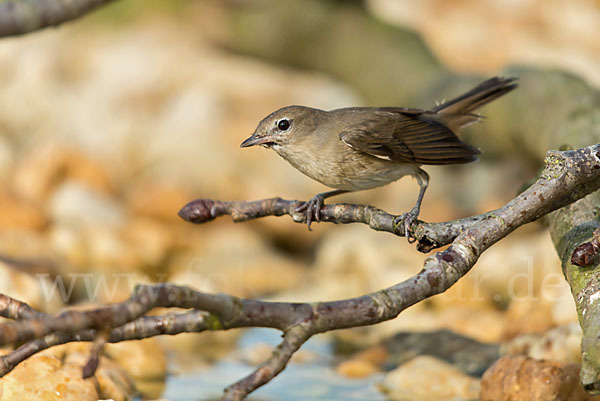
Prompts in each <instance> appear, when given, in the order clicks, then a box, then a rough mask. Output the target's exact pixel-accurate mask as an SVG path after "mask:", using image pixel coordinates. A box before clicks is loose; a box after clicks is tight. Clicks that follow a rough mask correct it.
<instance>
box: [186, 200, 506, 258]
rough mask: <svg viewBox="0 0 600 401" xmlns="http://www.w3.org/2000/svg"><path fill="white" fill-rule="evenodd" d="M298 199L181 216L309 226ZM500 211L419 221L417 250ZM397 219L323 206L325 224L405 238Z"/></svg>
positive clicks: (217, 206) (207, 206) (223, 205)
mask: <svg viewBox="0 0 600 401" xmlns="http://www.w3.org/2000/svg"><path fill="white" fill-rule="evenodd" d="M300 203H302V202H301V201H298V200H285V199H281V198H269V199H261V200H256V201H220V200H212V199H196V200H194V201H191V202H189V203H188V204H187V205H185V206H184V207H183V208H181V210H180V211H179V216H180V217H181V218H182V219H184V220H186V221H189V222H190V223H194V224H202V223H206V222H208V221H211V220H214V219H216V218H217V217H220V216H225V215H229V216H231V218H232V219H233V221H234V222H236V223H239V222H242V221H247V220H252V219H258V218H261V217H267V216H283V215H288V216H290V217H291V218H292V219H293V220H294V221H295V222H296V223H303V224H304V223H305V222H306V215H305V214H304V213H299V212H296V206H297V205H299V204H300ZM496 212H497V211H496V210H494V211H491V212H488V213H484V214H481V215H479V216H472V217H467V218H464V219H459V220H454V221H449V222H445V223H425V222H422V221H418V223H416V224H414V225H413V234H414V236H415V238H416V239H417V250H419V251H420V252H424V253H427V252H429V251H431V250H433V249H436V248H440V247H442V246H444V245H448V244H449V243H451V242H452V241H454V239H455V238H456V237H457V236H458V235H459V234H460V233H461V232H463V231H465V230H466V229H468V228H469V227H471V226H472V225H474V224H476V223H478V222H480V221H482V220H485V219H486V218H488V217H489V216H491V215H493V214H494V213H496ZM395 217H396V216H395V215H393V214H389V213H387V212H385V211H383V210H381V209H378V208H376V207H373V206H368V205H355V204H348V203H336V204H325V205H323V206H322V207H321V221H322V222H329V223H336V224H350V223H362V224H366V225H367V226H369V227H370V228H371V229H373V230H375V231H384V232H388V233H392V234H394V235H397V236H399V237H405V236H406V235H405V233H404V232H402V231H398V230H394V225H393V221H394V218H395Z"/></svg>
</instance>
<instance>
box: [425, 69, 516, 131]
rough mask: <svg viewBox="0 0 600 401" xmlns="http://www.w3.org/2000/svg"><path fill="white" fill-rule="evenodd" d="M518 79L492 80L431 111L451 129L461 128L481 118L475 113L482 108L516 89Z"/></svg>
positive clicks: (496, 78)
mask: <svg viewBox="0 0 600 401" xmlns="http://www.w3.org/2000/svg"><path fill="white" fill-rule="evenodd" d="M516 80H517V78H502V77H494V78H490V79H488V80H486V81H484V82H482V83H480V84H479V85H477V86H476V87H474V88H473V89H471V90H470V91H468V92H467V93H465V94H463V95H461V96H458V97H457V98H454V99H452V100H449V101H447V102H443V103H441V104H439V105H438V106H436V107H435V108H433V109H432V110H431V111H432V112H433V113H436V114H437V116H438V117H439V118H440V120H442V121H443V122H444V123H445V124H446V125H448V126H449V127H450V128H451V129H453V130H454V129H456V128H460V127H462V126H464V125H467V124H470V123H472V122H475V121H477V120H479V119H480V118H481V116H479V115H478V114H476V113H474V112H475V110H477V109H478V108H480V107H481V106H483V105H485V104H487V103H489V102H491V101H492V100H494V99H497V98H499V97H500V96H502V95H504V94H506V93H508V92H510V91H511V90H513V89H515V88H516V87H517V86H518V84H517V83H515V81H516Z"/></svg>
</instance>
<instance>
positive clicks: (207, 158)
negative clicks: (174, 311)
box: [0, 0, 600, 401]
mask: <svg viewBox="0 0 600 401" xmlns="http://www.w3.org/2000/svg"><path fill="white" fill-rule="evenodd" d="M493 75H505V76H517V77H519V78H520V80H519V84H520V88H519V89H518V90H516V91H514V92H511V93H510V94H509V95H507V96H505V97H503V98H501V99H499V100H498V101H495V102H494V103H493V104H491V105H490V106H487V107H486V108H484V109H483V110H482V114H484V115H485V116H487V117H488V118H487V119H486V120H485V121H484V123H483V124H476V125H473V126H470V127H469V128H467V129H465V130H464V132H463V133H462V134H461V137H462V138H464V139H465V140H466V141H467V142H469V143H472V144H474V145H475V146H477V147H479V148H480V149H481V150H482V152H483V155H482V157H481V160H480V161H479V162H478V163H475V164H469V165H462V166H448V167H428V168H426V170H427V171H428V172H429V174H430V175H431V185H430V188H429V190H428V193H427V195H426V197H425V201H424V203H423V208H422V214H421V215H420V218H421V219H423V220H425V221H446V220H451V219H456V218H460V217H466V216H469V215H473V214H478V213H482V212H485V211H488V210H491V209H494V208H497V207H500V206H501V205H503V204H504V203H505V202H506V201H508V200H510V199H511V198H512V197H514V196H515V195H516V194H517V193H518V192H519V190H520V189H521V188H523V186H524V185H526V184H527V183H528V182H531V180H533V179H535V176H536V174H537V173H538V171H539V169H540V167H541V166H542V162H543V158H544V154H545V152H546V151H547V150H549V149H559V148H569V147H579V146H585V145H589V144H592V143H597V142H599V140H598V139H599V138H600V111H599V110H600V95H599V92H598V89H597V88H598V87H599V86H600V1H598V0H571V1H560V0H518V1H517V0H451V1H450V0H421V1H418V2H417V1H409V0H368V1H358V0H346V1H344V0H283V1H282V0H256V1H250V0H246V1H244V0H228V1H217V0H122V1H119V2H115V3H111V4H109V5H107V6H105V7H102V8H100V9H99V10H98V11H96V12H93V13H91V14H89V15H88V16H85V17H84V18H81V19H79V20H77V21H75V22H72V23H67V24H64V25H63V26H61V27H59V28H54V29H46V30H43V31H39V32H34V33H31V34H28V35H25V36H22V37H14V38H3V39H1V40H0V87H1V88H2V91H1V94H0V275H1V277H2V280H0V291H1V292H3V293H8V294H10V295H12V296H14V297H16V298H18V299H21V300H23V301H26V302H28V303H29V304H30V305H32V306H33V307H35V308H37V309H40V310H43V311H46V312H49V313H56V312H58V311H59V310H61V309H62V308H64V307H65V306H71V305H89V304H99V303H103V302H114V301H119V300H123V299H125V298H127V297H128V296H129V294H130V291H131V288H132V287H133V285H135V283H138V282H160V281H170V282H176V283H181V284H186V285H191V286H193V287H194V288H197V289H200V290H204V291H210V292H227V293H231V294H233V295H237V296H242V297H259V298H264V299H279V300H288V301H316V300H330V299H339V298H345V297H352V296H358V295H362V294H364V293H367V292H370V291H375V290H377V289H381V288H383V287H386V286H390V285H393V284H395V283H397V282H399V281H401V280H403V279H405V278H408V277H409V276H411V275H413V274H415V273H417V272H418V271H419V270H420V268H421V267H422V264H423V260H424V259H425V257H426V255H423V254H419V253H418V252H417V251H416V250H415V249H414V247H413V246H411V245H409V244H407V243H406V240H405V239H403V238H397V237H394V236H392V235H390V234H384V233H378V232H374V231H371V230H369V229H368V228H366V227H365V226H362V225H347V226H337V225H332V224H325V223H323V224H314V225H313V230H314V231H312V232H308V231H307V229H306V226H304V225H301V224H295V223H293V222H292V221H291V219H289V218H287V217H281V218H265V219H261V220H258V221H251V222H246V223H241V224H233V223H232V222H231V220H230V219H229V218H220V219H218V220H216V221H213V222H211V223H208V224H205V225H201V226H193V225H191V224H189V223H185V222H184V221H182V220H181V219H180V218H179V217H178V216H177V211H178V210H179V209H180V208H181V207H182V206H183V205H184V204H185V203H187V202H188V201H191V200H193V199H196V198H212V199H222V200H244V199H248V200H250V199H261V198H267V197H273V196H280V197H283V198H286V199H301V200H307V199H309V198H310V197H312V196H313V195H314V194H316V193H318V192H322V191H324V190H325V188H324V187H323V186H322V185H320V184H318V183H316V182H313V181H312V180H310V179H309V178H307V177H305V176H303V175H302V174H301V173H299V172H297V171H296V170H294V169H293V168H292V167H291V166H289V165H288V164H287V163H286V162H285V161H284V160H282V159H281V158H279V157H278V156H277V155H276V154H275V153H274V152H271V151H268V150H265V149H262V148H251V149H240V148H239V144H240V143H241V142H242V140H244V139H245V138H247V137H248V136H249V135H250V134H251V133H252V131H253V130H254V128H255V127H256V125H257V123H258V122H259V121H260V120H261V119H262V118H263V117H265V116H266V115H268V114H269V113H270V112H272V111H274V110H275V109H277V108H280V107H283V106H287V105H290V104H301V105H306V106H311V107H317V108H323V109H333V108H339V107H346V106H360V105H368V106H406V107H421V108H429V107H432V106H434V105H435V102H436V101H441V100H443V99H449V98H451V97H453V96H456V95H459V94H461V93H462V92H463V91H465V90H467V89H470V87H471V86H472V85H474V84H476V83H477V82H479V81H481V80H483V79H485V78H487V77H490V76H493ZM417 193H418V186H417V184H416V182H415V181H414V180H411V179H410V178H404V179H402V180H401V181H398V182H397V183H394V184H391V185H389V186H387V187H384V188H379V189H375V190H370V191H366V192H361V193H355V194H349V195H344V196H343V197H342V196H341V197H336V198H334V199H333V200H332V201H331V202H341V201H344V202H358V203H368V204H371V205H374V206H376V207H379V208H382V209H385V210H386V211H388V212H390V213H394V214H400V213H402V212H405V211H407V210H409V209H410V208H411V207H412V205H413V204H414V202H415V199H416V196H417ZM576 322H577V315H576V313H575V307H574V304H573V301H572V298H571V295H570V292H569V288H568V286H567V284H566V283H565V282H564V279H563V278H562V273H561V269H560V263H559V259H558V257H557V256H556V253H555V251H554V248H553V246H552V243H551V241H550V238H549V236H548V233H547V231H546V229H545V227H544V225H543V224H540V223H534V224H531V225H529V226H527V227H523V228H521V229H519V230H517V232H515V233H514V234H512V235H511V236H509V237H508V238H507V239H506V240H504V241H501V242H500V243H498V244H497V245H495V246H494V247H492V248H491V249H490V250H488V251H487V252H486V253H485V254H484V255H483V257H482V258H481V260H480V261H479V262H478V264H477V265H476V267H475V268H474V270H473V271H472V272H471V273H470V274H469V275H468V276H467V277H465V278H464V279H463V280H462V281H461V282H460V283H458V284H457V285H456V286H455V287H453V288H452V289H451V290H450V291H448V292H447V293H445V294H442V295H439V296H436V297H434V298H432V299H430V300H427V301H426V302H423V303H421V304H419V305H415V306H414V307H412V308H410V309H409V310H407V311H406V312H404V313H403V314H401V315H400V316H399V317H398V318H397V319H395V320H393V321H391V322H387V323H385V324H381V325H378V326H376V327H370V328H360V329H355V330H344V331H340V332H335V333H331V334H327V335H323V336H320V337H318V338H317V339H315V340H311V342H309V343H308V344H307V346H306V349H303V351H301V352H300V354H299V355H298V358H297V360H295V361H294V362H293V363H292V366H290V368H289V369H288V370H286V371H285V372H284V373H283V374H282V375H281V377H278V378H276V379H275V381H274V382H273V383H271V384H269V385H267V386H266V387H265V388H264V389H261V390H259V391H258V392H257V395H256V396H255V398H252V399H266V400H277V399H286V400H290V399H298V400H302V399H328V400H338V399H339V400H347V399H352V398H354V399H370V400H377V399H385V398H391V399H406V398H401V397H402V396H401V395H398V394H404V395H406V394H413V396H412V397H413V398H409V399H417V400H418V399H423V400H426V399H429V398H423V397H425V396H424V395H423V396H422V397H421V396H420V395H419V394H420V393H419V388H421V389H422V388H426V387H427V384H424V383H422V381H423V380H425V379H426V378H429V379H428V380H431V376H430V375H431V372H436V373H435V375H436V376H439V375H446V376H448V377H449V378H451V379H452V380H457V381H458V382H460V383H463V382H464V383H466V384H465V386H462V387H460V386H459V387H460V388H462V389H463V390H464V389H468V390H464V391H463V390H461V391H463V392H464V394H462V393H461V394H458V393H459V391H458V390H457V391H455V392H454V395H455V396H456V397H459V396H460V397H462V398H455V399H475V398H478V397H479V388H480V384H481V383H480V378H479V376H480V375H481V373H482V372H483V370H485V368H487V366H489V364H491V362H493V361H494V360H495V359H497V357H498V355H500V353H502V352H509V351H502V350H501V345H502V346H503V347H505V348H506V347H508V348H509V349H510V346H507V344H512V343H511V341H515V339H522V338H523V337H522V336H524V335H525V336H528V335H529V336H533V337H527V338H533V340H531V341H537V340H539V339H540V338H545V339H546V340H545V341H547V336H548V335H549V334H548V333H551V334H550V336H551V338H552V339H555V338H557V339H556V340H555V341H556V344H559V345H557V346H556V347H557V348H559V349H562V350H563V351H564V352H563V354H560V355H552V356H551V357H550V356H548V355H546V354H544V355H542V356H543V357H545V358H550V359H556V360H561V361H565V363H577V362H578V358H579V356H578V347H579V344H578V337H577V336H578V335H579V336H580V334H579V331H578V326H577V324H576ZM442 329H448V330H451V332H452V333H454V334H456V335H461V336H465V337H468V338H470V339H472V340H473V341H475V343H476V344H478V345H479V346H481V347H482V348H480V349H479V351H478V352H480V353H481V352H483V351H481V350H486V352H488V351H489V350H491V351H489V352H491V355H493V356H494V357H489V358H488V359H486V362H485V363H483V362H482V363H481V365H477V369H474V370H473V369H471V370H469V369H466V370H465V369H464V367H462V366H458V367H456V366H455V364H452V363H450V362H448V361H451V360H452V358H451V357H447V358H443V357H441V356H439V355H438V358H436V359H435V360H433V361H432V360H429V359H427V358H429V357H424V356H421V357H417V358H414V356H415V355H411V356H410V357H406V356H403V355H404V354H402V352H406V350H405V349H404V351H398V349H397V348H398V347H395V346H394V344H395V343H394V342H393V341H392V340H391V339H390V338H394V337H392V336H394V335H397V334H398V333H405V334H406V335H407V336H410V335H411V333H430V334H431V333H433V334H431V335H432V337H431V338H432V340H431V341H432V342H431V343H432V344H439V341H440V340H439V338H438V337H437V334H435V333H440V332H439V331H438V330H442ZM552 330H554V331H552ZM556 330H559V331H558V333H561V334H560V335H555V334H552V333H555V332H556ZM561 330H562V331H561ZM417 335H419V334H417ZM420 335H423V334H420ZM561 335H562V337H561ZM536 336H537V337H536ZM544 336H546V337H544ZM552 336H555V337H552ZM420 338H424V337H420ZM428 338H429V337H428ZM461 338H462V337H461ZM277 340H278V338H277V334H276V333H271V332H268V331H262V330H250V331H246V332H243V331H240V330H238V331H234V332H223V333H219V332H217V333H203V334H189V335H180V336H177V337H173V338H160V339H151V340H148V341H145V342H141V343H134V342H132V343H126V344H120V345H118V347H121V348H119V351H113V352H112V353H111V351H109V352H108V354H109V355H108V356H107V358H108V359H110V360H111V361H115V360H116V361H117V362H118V364H121V365H120V366H125V367H124V368H123V369H124V370H125V372H124V373H123V377H128V378H129V379H123V382H128V380H130V379H131V378H133V379H135V387H136V388H137V394H139V392H140V391H141V394H142V395H143V397H145V398H149V399H151V398H158V397H164V398H165V399H170V400H174V401H177V400H205V399H212V398H214V397H218V396H219V394H220V391H221V388H222V387H224V386H225V385H227V384H229V383H230V382H232V381H235V380H237V379H239V378H241V377H242V376H243V375H245V374H247V373H249V372H250V371H251V369H252V366H254V365H255V364H257V363H259V362H261V361H262V360H264V359H265V358H266V357H267V356H268V355H269V353H270V348H269V347H268V345H269V344H275V343H277ZM521 341H523V340H521ZM540 341H541V340H540ZM553 341H554V340H553ZM560 341H563V342H562V343H561V342H560ZM519 344H520V343H519ZM565 344H566V345H565ZM136 347H137V348H136ZM489 347H491V348H489ZM400 348H402V347H400ZM505 348H502V349H505ZM133 349H137V350H138V351H137V352H138V354H136V355H137V356H136V357H132V356H131V355H130V353H133V352H134V351H131V350H133ZM528 349H529V348H528ZM78 350H79V351H78ZM125 350H127V351H125ZM61 352H63V354H60V355H62V356H61V358H63V359H62V360H64V358H65V356H64V355H71V354H76V353H77V352H80V348H73V349H71V348H65V349H63V350H62V351H61ZM357 352H358V353H357ZM399 352H400V354H401V355H400V356H399V354H398V353H399ZM125 355H126V356H125ZM357 355H358V356H357ZM365 355H366V356H365ZM477 355H480V354H477ZM119 358H121V359H119ZM136 358H138V359H139V360H138V359H136ZM419 358H421V359H419ZM430 359H431V358H430ZM132 360H134V361H137V365H135V364H134V365H133V366H131V365H129V363H131V362H128V361H132ZM407 360H410V361H411V362H407V363H415V365H414V366H411V367H410V368H408V369H407V368H406V364H405V362H406V361H407ZM444 360H445V362H439V361H444ZM415 361H417V362H415ZM84 362H85V361H84ZM419 363H420V364H419ZM106 364H107V365H108V364H109V362H106ZM403 366H404V370H403ZM148 369H150V372H148V371H147V370H148ZM440 369H441V370H440ZM440 372H441V373H440ZM169 373H170V375H168V374H169ZM392 373H393V374H395V376H391V375H392ZM167 375H168V379H166V378H165V377H167ZM24 377H27V374H24ZM67 377H69V376H68V375H67ZM390 377H392V378H390ZM15 380H16V381H17V382H18V380H17V379H15ZM15 380H13V381H15ZM49 380H50V379H49ZM52 380H60V379H56V378H55V379H52ZM144 380H146V381H149V382H152V386H149V387H144V385H143V384H140V383H141V382H142V381H144ZM449 380H450V379H449ZM2 381H4V384H3V385H4V386H5V390H4V391H5V394H8V390H6V388H7V387H6V386H8V385H9V384H10V383H12V384H10V385H15V384H14V383H13V382H7V379H2ZM121 384H122V383H121ZM113 385H114V383H113ZM114 386H115V388H117V389H116V390H114V391H115V392H114V393H110V392H107V391H109V390H107V387H106V385H105V384H104V385H100V384H98V385H97V386H96V387H97V388H96V390H97V392H98V393H97V395H98V397H100V396H102V395H104V396H106V395H110V396H111V397H112V398H114V399H130V397H132V396H133V394H136V391H134V390H133V387H134V386H133V385H130V386H129V387H127V386H125V385H120V386H118V385H114ZM410 386H413V387H415V388H414V389H413V388H412V387H410ZM451 387H452V386H450V385H448V386H446V387H445V388H444V391H446V390H448V388H451ZM23 391H25V390H23ZM102 391H104V393H102ZM411 391H412V393H411ZM428 391H429V392H431V391H433V390H431V389H430V388H429V389H428ZM80 397H81V395H80ZM119 397H121V398H119ZM419 397H421V398H419ZM3 399H8V398H3ZM78 399H84V398H78ZM91 399H93V396H92V398H91ZM433 399H443V397H442V396H441V395H440V396H437V398H433Z"/></svg>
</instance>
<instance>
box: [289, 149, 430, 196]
mask: <svg viewBox="0 0 600 401" xmlns="http://www.w3.org/2000/svg"><path fill="white" fill-rule="evenodd" d="M357 156H358V157H357ZM307 162H308V163H307ZM317 165H318V167H319V168H316V166H317ZM296 168H298V169H299V170H300V171H301V172H303V173H304V174H306V175H307V176H309V177H310V178H312V179H314V180H316V181H319V182H321V183H322V184H324V185H327V186H328V187H331V188H336V189H343V190H346V191H361V190H365V189H371V188H376V187H380V186H383V185H387V184H389V183H391V182H394V181H396V180H398V179H400V178H402V177H404V176H405V175H414V174H416V173H417V172H418V170H419V167H418V166H417V165H415V164H406V163H395V162H391V161H388V160H381V159H378V158H376V157H373V156H368V155H362V154H361V155H354V157H353V158H351V159H348V160H344V159H342V160H336V161H335V162H331V163H328V162H325V161H323V160H318V161H314V163H312V162H311V161H308V160H305V163H303V164H302V166H296Z"/></svg>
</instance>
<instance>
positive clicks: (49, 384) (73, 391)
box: [0, 353, 100, 401]
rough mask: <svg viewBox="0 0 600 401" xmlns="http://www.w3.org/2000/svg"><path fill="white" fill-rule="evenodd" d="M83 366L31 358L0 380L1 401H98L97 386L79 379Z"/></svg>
mask: <svg viewBox="0 0 600 401" xmlns="http://www.w3.org/2000/svg"><path fill="white" fill-rule="evenodd" d="M82 366H83V365H76V364H72V363H63V362H62V361H61V360H60V359H59V358H57V357H55V356H53V355H50V354H44V353H40V354H36V355H33V356H31V357H29V358H27V359H26V360H25V361H23V362H21V363H20V364H19V365H17V367H15V369H13V370H12V371H11V372H10V373H8V374H7V375H6V376H4V377H3V378H1V379H0V386H1V391H0V393H1V394H2V401H58V400H61V401H62V400H65V401H87V400H89V401H97V400H98V399H100V394H99V392H98V388H97V382H96V380H95V379H93V378H90V379H82V378H81V368H82Z"/></svg>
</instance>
